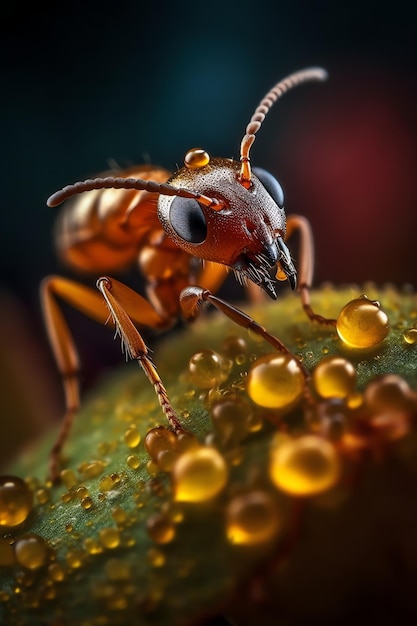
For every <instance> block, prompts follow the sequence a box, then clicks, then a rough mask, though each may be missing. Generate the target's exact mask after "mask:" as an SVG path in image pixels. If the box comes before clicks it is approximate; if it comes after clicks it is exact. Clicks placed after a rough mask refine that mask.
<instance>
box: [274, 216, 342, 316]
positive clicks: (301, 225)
mask: <svg viewBox="0 0 417 626" xmlns="http://www.w3.org/2000/svg"><path fill="white" fill-rule="evenodd" d="M296 231H298V232H299V234H300V262H299V267H298V291H299V293H300V298H301V304H302V306H303V309H304V311H305V312H306V314H307V315H308V318H309V319H310V320H311V321H312V322H318V323H319V324H324V325H327V326H336V320H335V319H331V318H328V317H324V316H323V315H319V314H318V313H315V312H314V311H313V309H312V307H311V303H310V291H311V284H312V280H313V270H314V241H313V233H312V231H311V226H310V224H309V222H308V220H306V218H305V217H303V216H302V215H289V216H288V217H287V237H286V238H287V239H288V238H289V237H290V236H291V235H292V233H293V232H296Z"/></svg>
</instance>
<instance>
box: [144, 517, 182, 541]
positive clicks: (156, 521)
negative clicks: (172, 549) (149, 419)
mask: <svg viewBox="0 0 417 626" xmlns="http://www.w3.org/2000/svg"><path fill="white" fill-rule="evenodd" d="M146 529H147V531H148V535H149V536H150V538H151V539H153V540H154V541H155V543H161V544H164V543H170V542H171V541H172V540H173V539H174V537H175V525H174V524H173V522H172V520H171V519H170V518H169V517H168V516H167V515H164V514H163V513H155V515H152V516H151V517H150V518H149V519H148V520H147V522H146Z"/></svg>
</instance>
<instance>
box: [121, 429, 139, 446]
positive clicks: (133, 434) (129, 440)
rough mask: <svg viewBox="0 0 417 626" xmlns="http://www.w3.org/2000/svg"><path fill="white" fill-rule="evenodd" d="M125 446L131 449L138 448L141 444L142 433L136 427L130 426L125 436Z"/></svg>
mask: <svg viewBox="0 0 417 626" xmlns="http://www.w3.org/2000/svg"><path fill="white" fill-rule="evenodd" d="M124 440H125V444H126V445H127V446H128V447H129V448H136V447H137V446H138V445H139V443H140V433H139V431H138V430H137V428H136V426H130V427H129V428H128V429H127V430H126V432H125V434H124Z"/></svg>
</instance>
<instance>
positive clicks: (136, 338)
mask: <svg viewBox="0 0 417 626" xmlns="http://www.w3.org/2000/svg"><path fill="white" fill-rule="evenodd" d="M97 288H98V289H99V291H101V293H102V294H103V297H104V299H105V300H106V303H107V306H108V307H109V310H110V313H111V316H112V318H113V322H114V324H115V326H116V329H117V332H118V333H119V334H120V336H121V338H122V342H123V345H124V347H125V348H126V351H127V353H128V355H129V356H130V357H131V358H132V359H135V360H136V361H137V362H138V363H139V365H140V366H141V367H142V369H143V371H144V372H145V374H146V376H147V378H148V380H149V382H150V383H151V384H152V385H153V387H154V389H155V393H156V395H157V397H158V400H159V403H160V405H161V408H162V410H163V412H164V414H165V416H166V418H167V420H168V423H169V425H170V426H171V428H172V430H173V431H174V432H176V433H177V432H180V431H182V430H184V429H183V427H182V426H181V423H180V422H179V420H178V418H177V415H176V413H175V411H174V409H173V407H172V404H171V402H170V400H169V397H168V393H167V391H166V389H165V387H164V385H163V383H162V380H161V379H160V377H159V374H158V372H157V370H156V368H155V366H154V365H153V363H152V361H151V359H150V357H149V356H148V348H147V347H146V344H145V342H144V341H143V339H142V336H141V334H140V333H139V331H138V329H137V328H136V326H135V325H134V324H133V322H132V319H131V317H130V316H129V314H128V313H127V310H126V308H127V303H130V304H133V302H136V303H137V305H139V306H140V305H141V304H142V301H143V302H145V303H146V304H147V305H148V306H149V303H148V302H147V300H145V298H143V297H142V296H140V295H139V294H137V293H136V292H134V291H133V290H132V289H130V288H129V287H127V286H126V285H123V284H122V283H120V282H119V281H117V280H115V279H114V278H109V277H107V276H104V277H102V278H99V279H98V281H97Z"/></svg>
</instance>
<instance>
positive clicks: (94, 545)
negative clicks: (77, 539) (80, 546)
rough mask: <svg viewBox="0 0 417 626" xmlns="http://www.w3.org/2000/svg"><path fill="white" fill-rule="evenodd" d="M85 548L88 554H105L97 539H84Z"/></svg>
mask: <svg viewBox="0 0 417 626" xmlns="http://www.w3.org/2000/svg"><path fill="white" fill-rule="evenodd" d="M84 548H85V549H86V550H87V552H88V554H101V553H102V552H103V548H102V546H101V545H100V544H99V542H98V541H97V539H94V538H93V537H87V538H86V539H84Z"/></svg>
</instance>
